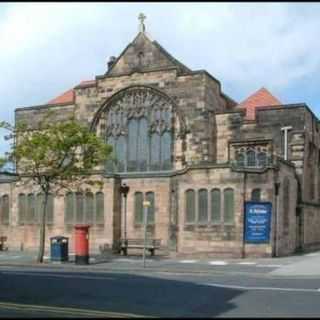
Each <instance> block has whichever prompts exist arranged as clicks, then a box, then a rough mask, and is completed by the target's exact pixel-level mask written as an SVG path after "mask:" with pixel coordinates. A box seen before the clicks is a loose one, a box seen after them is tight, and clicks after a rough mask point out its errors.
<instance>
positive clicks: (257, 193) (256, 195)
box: [251, 189, 261, 202]
mask: <svg viewBox="0 0 320 320" xmlns="http://www.w3.org/2000/svg"><path fill="white" fill-rule="evenodd" d="M251 201H257V202H259V201H261V190H260V189H253V190H252V192H251Z"/></svg>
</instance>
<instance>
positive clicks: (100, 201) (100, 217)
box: [96, 192, 104, 224]
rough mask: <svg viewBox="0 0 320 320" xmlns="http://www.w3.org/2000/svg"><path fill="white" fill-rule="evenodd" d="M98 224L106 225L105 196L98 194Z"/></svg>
mask: <svg viewBox="0 0 320 320" xmlns="http://www.w3.org/2000/svg"><path fill="white" fill-rule="evenodd" d="M96 223H97V224H104V194H103V193H102V192H97V193H96Z"/></svg>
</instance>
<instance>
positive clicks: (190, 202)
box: [185, 190, 196, 223]
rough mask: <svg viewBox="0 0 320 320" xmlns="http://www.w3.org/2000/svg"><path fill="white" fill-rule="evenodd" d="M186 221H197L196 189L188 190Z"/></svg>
mask: <svg viewBox="0 0 320 320" xmlns="http://www.w3.org/2000/svg"><path fill="white" fill-rule="evenodd" d="M185 195H186V202H185V203H186V223H194V222H195V217H196V215H195V202H196V201H195V192H194V190H187V191H186V194H185Z"/></svg>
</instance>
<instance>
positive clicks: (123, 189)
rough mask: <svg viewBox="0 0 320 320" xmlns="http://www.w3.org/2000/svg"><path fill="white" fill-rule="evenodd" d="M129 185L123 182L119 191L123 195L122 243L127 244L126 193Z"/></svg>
mask: <svg viewBox="0 0 320 320" xmlns="http://www.w3.org/2000/svg"><path fill="white" fill-rule="evenodd" d="M129 190H130V188H129V186H127V185H126V184H125V183H124V184H122V185H121V186H120V193H121V194H122V195H123V197H124V241H125V242H124V243H125V245H127V195H128V193H129Z"/></svg>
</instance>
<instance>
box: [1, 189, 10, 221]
mask: <svg viewBox="0 0 320 320" xmlns="http://www.w3.org/2000/svg"><path fill="white" fill-rule="evenodd" d="M9 207H10V206H9V196H8V195H7V194H6V195H4V196H2V198H1V223H2V224H9V209H10V208H9Z"/></svg>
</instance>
